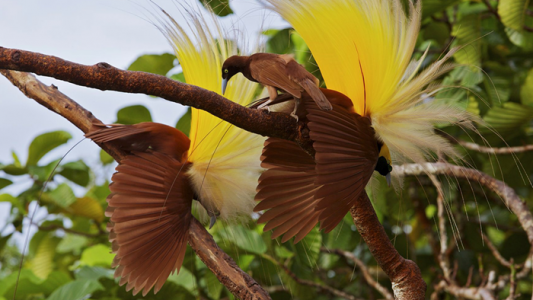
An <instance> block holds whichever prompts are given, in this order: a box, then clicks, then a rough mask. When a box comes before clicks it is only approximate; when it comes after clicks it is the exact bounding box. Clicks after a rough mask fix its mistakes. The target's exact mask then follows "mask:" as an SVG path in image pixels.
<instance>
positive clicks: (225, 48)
mask: <svg viewBox="0 0 533 300" xmlns="http://www.w3.org/2000/svg"><path fill="white" fill-rule="evenodd" d="M167 17H168V19H169V22H164V23H163V26H162V27H161V28H160V29H161V31H162V32H163V33H164V34H165V36H166V37H167V39H168V40H169V41H170V43H171V44H172V47H173V48H174V51H175V53H176V56H177V58H178V60H179V62H180V65H181V67H182V68H183V74H184V76H185V80H186V82H187V83H188V84H193V85H196V86H199V87H202V88H204V89H207V90H211V91H213V92H216V93H219V94H220V92H221V85H222V77H221V74H220V70H221V69H222V63H223V62H224V60H225V59H226V58H228V57H229V56H231V55H233V54H237V53H238V49H237V46H236V44H237V43H236V41H232V40H230V39H228V36H229V35H228V34H226V32H224V30H223V29H222V27H221V25H220V24H219V23H218V21H217V20H216V16H214V14H211V17H212V18H211V20H209V21H212V22H211V23H210V24H208V22H207V20H206V19H204V18H203V17H202V16H200V15H198V14H194V13H192V12H191V13H190V15H189V16H188V17H189V20H188V24H187V25H188V27H189V28H190V29H192V31H193V32H194V33H193V34H191V35H188V34H187V33H186V31H185V30H184V29H183V27H182V26H180V25H179V24H178V23H177V22H176V21H175V20H174V19H173V18H171V17H170V16H168V15H167ZM208 28H215V30H214V31H211V30H209V29H208ZM257 88H258V84H257V83H254V82H250V81H248V80H246V78H244V77H243V76H242V75H239V76H237V78H236V79H235V80H233V81H232V82H231V83H229V84H228V86H227V89H226V94H225V97H226V98H228V99H230V100H232V101H234V102H236V103H239V104H241V105H246V104H248V103H250V102H251V101H252V100H253V96H254V94H255V92H256V90H257ZM189 137H190V139H191V147H190V149H189V153H188V154H189V161H190V162H192V163H193V164H192V167H191V169H190V170H189V176H190V178H191V182H192V184H193V187H194V188H195V190H196V191H197V193H198V196H199V198H200V200H201V201H202V204H203V206H204V207H206V208H207V209H209V210H211V211H214V212H219V213H220V217H221V218H223V219H228V218H231V217H236V216H239V215H250V213H251V212H252V209H253V207H254V205H255V203H254V195H255V187H256V186H257V179H258V177H259V175H260V172H261V171H262V168H261V167H260V160H259V157H260V156H261V150H262V148H263V142H264V140H265V138H264V137H261V136H259V135H256V134H253V133H250V132H247V131H245V130H242V129H240V128H238V127H235V126H232V125H231V124H229V123H227V122H225V121H222V120H221V119H219V118H217V117H215V116H213V115H211V114H209V113H207V112H205V111H202V110H198V109H195V108H192V119H191V131H190V134H189Z"/></svg>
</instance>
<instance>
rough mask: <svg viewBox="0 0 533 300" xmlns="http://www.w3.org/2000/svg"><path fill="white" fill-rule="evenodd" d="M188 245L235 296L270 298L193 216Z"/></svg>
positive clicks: (240, 297)
mask: <svg viewBox="0 0 533 300" xmlns="http://www.w3.org/2000/svg"><path fill="white" fill-rule="evenodd" d="M189 245H191V247H192V248H193V249H194V251H195V252H196V255H198V257H199V258H200V259H201V260H202V261H203V262H204V264H205V265H206V266H207V267H208V268H209V270H211V272H213V274H215V275H216V276H217V278H218V280H219V281H220V282H221V283H222V284H223V285H224V286H226V288H227V289H228V290H230V291H231V293H232V294H233V295H235V296H236V297H237V298H239V299H250V300H252V299H270V296H269V295H268V293H267V292H266V291H265V290H264V289H263V288H262V287H261V286H260V285H259V284H258V283H257V282H256V281H255V280H254V279H253V278H252V277H250V275H248V274H247V273H245V272H244V271H243V270H241V269H240V268H239V266H237V264H236V263H235V261H234V260H233V259H232V258H231V257H230V256H229V255H227V254H226V253H225V252H224V251H222V249H220V248H219V247H218V245H217V244H216V243H215V240H213V237H212V236H211V235H210V234H209V233H208V232H207V231H206V230H205V228H204V226H203V225H202V224H200V222H198V220H196V219H194V218H193V220H192V222H191V227H190V229H189Z"/></svg>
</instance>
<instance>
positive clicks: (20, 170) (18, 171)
mask: <svg viewBox="0 0 533 300" xmlns="http://www.w3.org/2000/svg"><path fill="white" fill-rule="evenodd" d="M0 170H2V171H4V172H6V174H9V175H13V176H20V175H24V174H27V173H28V169H26V168H24V167H21V166H17V165H15V164H9V165H4V166H2V167H0Z"/></svg>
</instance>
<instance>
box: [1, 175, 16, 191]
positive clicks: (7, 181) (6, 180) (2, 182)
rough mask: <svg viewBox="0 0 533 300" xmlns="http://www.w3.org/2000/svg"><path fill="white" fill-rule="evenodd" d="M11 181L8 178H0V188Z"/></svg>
mask: <svg viewBox="0 0 533 300" xmlns="http://www.w3.org/2000/svg"><path fill="white" fill-rule="evenodd" d="M12 183H13V181H11V180H9V179H5V178H0V190H1V189H3V188H5V187H6V186H8V185H10V184H12Z"/></svg>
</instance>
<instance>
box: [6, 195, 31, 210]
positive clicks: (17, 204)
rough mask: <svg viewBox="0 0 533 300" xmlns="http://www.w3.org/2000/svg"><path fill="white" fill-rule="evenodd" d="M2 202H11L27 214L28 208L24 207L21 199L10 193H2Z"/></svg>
mask: <svg viewBox="0 0 533 300" xmlns="http://www.w3.org/2000/svg"><path fill="white" fill-rule="evenodd" d="M0 202H9V203H11V205H13V206H14V207H16V208H18V210H19V211H20V212H21V213H23V214H26V209H25V208H24V206H23V205H22V203H21V202H20V200H19V199H17V198H15V197H13V196H11V195H10V194H1V195H0Z"/></svg>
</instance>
